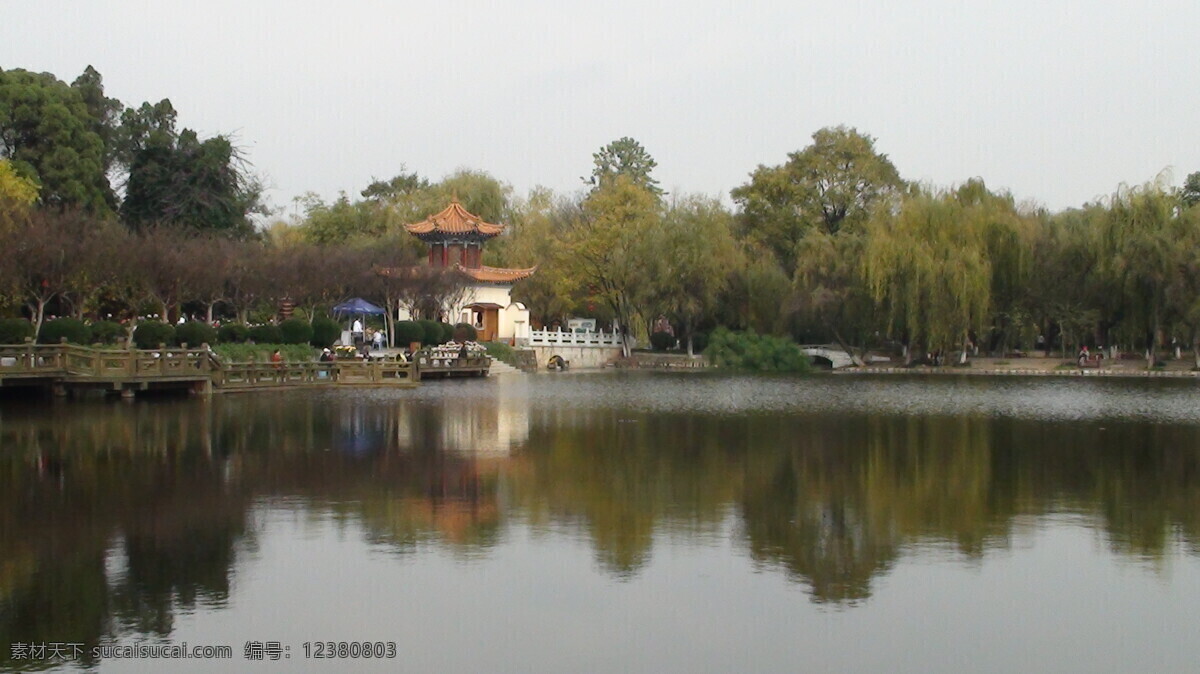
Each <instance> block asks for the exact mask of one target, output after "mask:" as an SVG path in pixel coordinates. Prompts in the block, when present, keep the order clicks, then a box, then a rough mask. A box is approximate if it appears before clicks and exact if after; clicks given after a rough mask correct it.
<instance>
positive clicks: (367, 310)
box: [333, 297, 387, 344]
mask: <svg viewBox="0 0 1200 674" xmlns="http://www.w3.org/2000/svg"><path fill="white" fill-rule="evenodd" d="M385 313H387V312H385V311H384V310H383V309H380V308H379V307H377V306H375V305H374V304H371V303H370V302H368V301H366V300H364V299H363V298H361V297H355V298H354V299H350V300H346V301H345V302H342V303H341V304H338V305H336V306H335V307H333V315H334V316H339V315H340V316H347V315H348V316H351V317H354V316H365V315H371V316H382V315H384V314H385ZM347 337H349V341H347V339H346V338H347ZM356 338H357V339H359V340H361V339H362V338H363V335H362V333H361V332H360V333H357V335H356V333H354V332H352V331H351V326H350V325H347V326H346V332H344V333H342V340H341V341H342V344H354V343H357V342H356V341H355V340H356Z"/></svg>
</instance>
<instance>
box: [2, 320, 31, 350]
mask: <svg viewBox="0 0 1200 674" xmlns="http://www.w3.org/2000/svg"><path fill="white" fill-rule="evenodd" d="M26 337H33V323H30V322H29V321H27V320H25V319H24V318H0V344H24V343H25V338H26Z"/></svg>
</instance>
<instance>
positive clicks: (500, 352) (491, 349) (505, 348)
mask: <svg viewBox="0 0 1200 674" xmlns="http://www.w3.org/2000/svg"><path fill="white" fill-rule="evenodd" d="M483 348H484V349H486V350H487V355H489V356H491V357H492V358H495V359H496V360H500V361H504V362H505V363H508V364H509V365H512V364H513V361H514V359H513V354H514V353H515V351H514V350H513V348H512V347H511V346H509V345H508V344H505V343H504V342H484V343H483Z"/></svg>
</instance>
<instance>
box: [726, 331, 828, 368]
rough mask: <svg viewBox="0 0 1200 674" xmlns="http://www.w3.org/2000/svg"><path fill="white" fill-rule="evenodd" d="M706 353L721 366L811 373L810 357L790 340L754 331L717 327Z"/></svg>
mask: <svg viewBox="0 0 1200 674" xmlns="http://www.w3.org/2000/svg"><path fill="white" fill-rule="evenodd" d="M704 356H705V357H706V358H708V359H709V361H710V362H712V364H713V365H716V366H717V367H727V368H732V369H737V370H755V371H758V372H808V371H809V370H810V369H811V365H810V363H809V361H808V356H806V355H804V353H803V352H802V351H800V347H799V346H798V345H797V344H796V343H795V342H793V341H791V340H790V339H783V338H781V337H771V336H770V335H759V334H757V333H755V332H754V331H753V330H750V331H747V332H731V331H729V330H728V329H726V328H723V327H722V328H717V329H716V330H713V332H712V334H711V335H709V338H708V348H707V349H705V350H704Z"/></svg>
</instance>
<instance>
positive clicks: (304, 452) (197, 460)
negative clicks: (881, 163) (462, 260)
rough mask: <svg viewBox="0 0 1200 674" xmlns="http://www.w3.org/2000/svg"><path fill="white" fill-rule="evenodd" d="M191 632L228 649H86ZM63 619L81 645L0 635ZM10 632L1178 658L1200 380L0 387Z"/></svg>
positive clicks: (1192, 661) (761, 663) (4, 628)
mask: <svg viewBox="0 0 1200 674" xmlns="http://www.w3.org/2000/svg"><path fill="white" fill-rule="evenodd" d="M183 642H187V644H188V648H192V647H194V646H209V645H224V646H229V647H230V648H231V651H232V656H233V657H232V659H229V660H200V659H191V660H172V661H165V660H160V659H119V658H115V657H111V655H110V656H109V657H103V656H101V657H99V658H97V657H93V654H92V652H91V649H92V648H93V647H95V646H96V645H97V644H116V645H118V646H128V647H132V648H138V647H142V646H146V645H178V644H182V643H183ZM247 642H256V643H251V644H250V650H249V652H247ZM318 642H319V643H318ZM325 642H334V647H333V649H332V651H333V653H334V654H335V655H337V654H338V650H339V649H342V653H341V654H344V655H347V656H349V654H350V653H351V651H350V650H349V647H345V648H343V647H342V646H340V645H339V642H346V643H348V644H349V643H351V642H353V643H355V644H359V645H356V646H355V647H354V648H355V649H356V652H357V651H361V646H360V645H361V643H362V642H368V648H376V647H379V648H381V649H384V650H392V649H394V652H393V653H392V655H394V657H392V658H388V657H386V655H387V653H382V654H384V655H385V657H384V658H383V659H376V658H374V657H372V658H371V659H363V658H362V657H361V654H360V658H359V659H351V658H349V657H347V658H345V659H340V658H334V659H328V658H320V659H319V658H316V657H315V655H316V654H317V652H318V649H321V650H325V651H326V653H325V654H328V650H327V649H328V647H327V646H325V645H324V644H325ZM56 643H57V644H74V645H79V646H78V648H79V651H77V652H76V653H74V654H70V655H72V656H73V658H74V659H73V661H68V662H65V663H64V662H62V661H61V659H60V661H54V662H52V661H50V660H47V659H41V660H36V661H35V660H30V659H27V658H26V657H23V656H24V652H23V651H22V650H21V649H23V648H25V647H26V646H28V645H34V646H36V645H39V644H40V645H46V644H56ZM306 644H307V645H306ZM314 644H317V645H314ZM18 645H22V646H18ZM0 649H3V651H2V652H0V671H27V670H35V669H66V670H73V669H81V668H89V669H93V670H98V671H102V672H142V671H195V672H208V671H280V672H296V671H339V670H340V671H414V672H428V671H451V672H477V671H490V672H528V671H534V672H626V671H641V672H735V671H737V672H741V671H756V672H759V671H761V672H796V671H814V672H818V671H819V672H868V671H887V672H922V673H925V672H968V671H970V672H1019V671H1025V672H1130V671H1145V672H1194V671H1197V670H1198V669H1200V388H1198V387H1197V383H1196V382H1193V381H1174V380H1141V379H1132V380H1116V379H1078V378H1074V379H1055V378H1028V379H1026V378H1013V377H1007V378H984V377H962V378H954V377H928V378H922V377H914V378H905V377H874V378H868V377H858V376H840V375H825V376H814V377H810V378H801V379H797V378H790V377H749V376H726V375H714V374H711V373H689V374H666V373H565V374H562V375H536V376H521V375H504V376H498V377H493V378H490V379H487V380H473V381H445V382H428V383H426V384H425V385H423V386H421V387H420V388H419V389H416V390H406V391H386V390H340V391H307V392H286V393H280V392H270V393H261V394H234V395H227V396H216V397H214V398H213V399H211V400H209V401H205V400H200V399H173V400H144V401H141V400H140V401H138V402H135V403H126V402H119V401H102V400H93V401H56V400H50V399H44V400H22V399H19V398H16V399H14V398H12V397H11V396H10V397H9V398H6V399H5V400H3V401H2V402H0ZM143 654H145V651H143ZM247 655H250V656H251V657H255V658H256V657H259V656H262V657H263V660H262V661H261V662H260V661H257V660H247V658H246V656H247ZM272 657H277V658H279V659H278V660H272V659H271V658H272ZM68 660H72V658H68Z"/></svg>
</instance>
